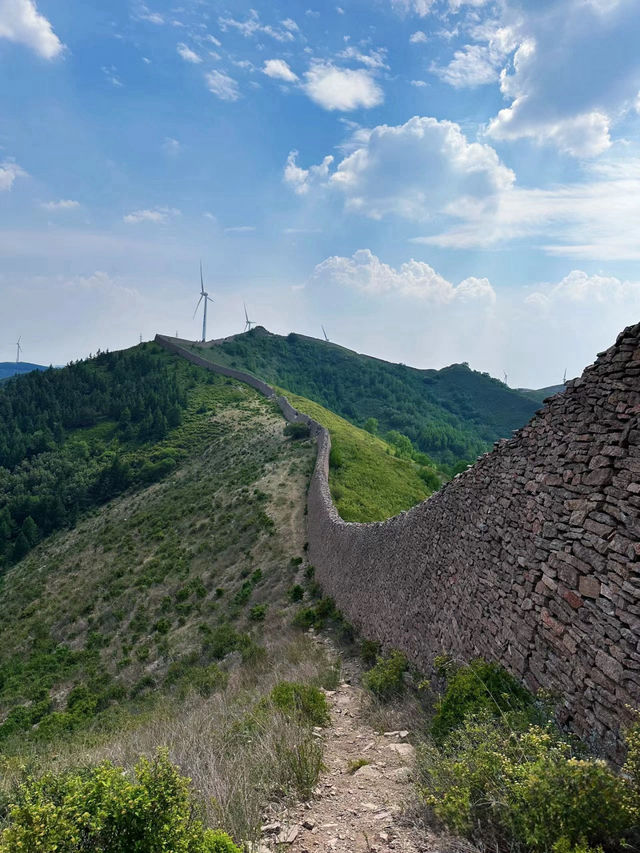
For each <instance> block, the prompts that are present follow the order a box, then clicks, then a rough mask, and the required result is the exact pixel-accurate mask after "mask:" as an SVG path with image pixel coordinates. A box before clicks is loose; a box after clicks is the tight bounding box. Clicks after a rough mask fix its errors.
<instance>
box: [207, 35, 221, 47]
mask: <svg viewBox="0 0 640 853" xmlns="http://www.w3.org/2000/svg"><path fill="white" fill-rule="evenodd" d="M207 41H209V42H211V44H215V46H216V47H222V42H221V41H220V39H217V38H216V37H215V36H212V35H211V34H209V35H207Z"/></svg>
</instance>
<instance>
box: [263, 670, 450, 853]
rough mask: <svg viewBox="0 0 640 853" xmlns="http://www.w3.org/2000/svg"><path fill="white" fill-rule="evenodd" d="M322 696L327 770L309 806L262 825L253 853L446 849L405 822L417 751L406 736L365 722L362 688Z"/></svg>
mask: <svg viewBox="0 0 640 853" xmlns="http://www.w3.org/2000/svg"><path fill="white" fill-rule="evenodd" d="M347 678H348V676H347ZM354 681H355V679H354ZM326 695H327V700H328V702H329V706H330V709H331V723H330V725H329V726H327V727H326V728H323V729H320V728H318V729H315V730H314V735H315V736H316V737H318V738H319V739H322V741H323V746H324V764H325V768H326V769H325V770H324V772H323V773H322V775H321V777H320V780H319V782H318V785H317V786H316V789H315V792H314V796H313V798H312V799H311V800H310V801H309V802H306V803H300V804H298V805H297V806H295V807H293V808H290V809H289V810H288V811H287V812H286V813H285V814H282V815H279V816H278V817H277V819H275V818H274V819H273V820H271V819H270V820H269V821H268V822H267V823H265V825H264V826H263V828H262V830H263V837H262V841H261V843H260V845H259V846H258V848H257V853H271V851H282V853H285V851H287V853H288V851H290V853H383V851H386V850H394V851H398V853H438V851H440V850H442V849H444V848H443V847H442V846H440V845H439V844H438V838H437V837H435V836H425V833H424V832H423V831H422V830H418V829H417V828H415V827H413V826H412V825H411V823H410V822H409V821H408V820H407V819H406V818H405V817H404V811H405V808H406V806H407V805H408V804H409V803H410V802H411V800H412V798H413V788H412V778H411V777H412V770H411V768H412V765H413V759H414V755H415V750H414V747H413V746H412V745H411V744H410V743H409V740H408V738H409V734H410V733H409V732H408V731H392V732H384V733H380V732H376V731H374V729H373V728H372V727H371V726H370V725H369V724H368V723H367V721H366V719H365V711H364V709H365V702H366V698H365V692H364V690H363V689H362V688H361V687H359V686H356V684H352V683H349V681H348V680H347V681H344V680H343V681H342V682H341V683H340V684H339V686H338V688H337V689H336V690H335V691H326ZM364 762H366V763H364ZM359 764H362V766H360V767H357V765H359ZM356 768H357V769H356Z"/></svg>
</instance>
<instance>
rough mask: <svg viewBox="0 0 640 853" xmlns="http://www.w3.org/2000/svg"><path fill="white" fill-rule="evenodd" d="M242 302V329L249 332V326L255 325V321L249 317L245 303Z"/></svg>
mask: <svg viewBox="0 0 640 853" xmlns="http://www.w3.org/2000/svg"><path fill="white" fill-rule="evenodd" d="M242 304H243V305H244V321H245V322H244V330H245V332H250V331H251V327H252V326H255V322H254V321H253V320H250V319H249V315H248V314H247V306H246V304H245V303H244V302H243V303H242Z"/></svg>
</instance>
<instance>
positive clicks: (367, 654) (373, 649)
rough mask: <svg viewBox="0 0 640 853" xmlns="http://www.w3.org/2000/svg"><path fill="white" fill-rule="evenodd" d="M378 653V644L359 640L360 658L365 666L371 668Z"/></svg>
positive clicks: (372, 641)
mask: <svg viewBox="0 0 640 853" xmlns="http://www.w3.org/2000/svg"><path fill="white" fill-rule="evenodd" d="M380 651H381V649H380V643H376V642H375V640H366V639H362V640H360V657H361V658H362V662H363V663H364V665H365V666H373V665H374V664H375V662H376V659H377V657H378V655H379V654H380Z"/></svg>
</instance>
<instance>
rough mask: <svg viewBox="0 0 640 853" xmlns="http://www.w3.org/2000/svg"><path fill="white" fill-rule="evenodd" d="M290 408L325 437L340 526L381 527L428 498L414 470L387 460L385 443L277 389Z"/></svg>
mask: <svg viewBox="0 0 640 853" xmlns="http://www.w3.org/2000/svg"><path fill="white" fill-rule="evenodd" d="M281 392H282V393H283V394H284V395H285V396H286V397H287V398H288V399H289V402H290V403H291V405H292V406H295V408H297V409H298V410H299V411H301V412H304V414H306V415H310V416H311V417H312V418H314V420H316V421H318V423H320V424H322V425H323V426H325V427H326V428H327V429H328V430H329V432H330V434H331V450H332V464H331V467H330V471H329V486H330V488H331V495H332V497H333V500H334V503H335V505H336V508H337V510H338V512H339V513H340V516H341V517H342V518H344V520H345V521H383V520H384V519H385V518H390V517H391V516H393V515H397V514H398V513H399V512H402V511H403V510H405V509H409V508H410V507H412V506H414V505H415V504H417V503H420V501H423V500H424V499H425V498H426V497H428V496H429V495H430V494H431V492H430V491H429V490H428V488H427V487H426V484H425V483H424V481H423V480H422V479H421V478H420V476H419V473H418V472H419V470H420V469H419V466H418V465H416V464H415V463H414V462H412V461H411V460H408V459H400V458H398V457H396V456H393V455H392V452H393V451H392V449H391V447H390V445H388V444H387V443H386V442H385V441H383V440H382V439H380V438H377V437H376V436H373V435H370V434H369V433H368V432H366V431H365V430H363V429H359V428H358V427H355V426H353V424H350V423H349V421H346V420H344V418H341V417H339V416H338V415H335V414H334V413H333V412H330V411H329V410H328V409H325V408H324V407H323V406H320V405H318V403H314V402H312V401H311V400H307V399H306V398H305V397H299V396H298V395H297V394H292V393H291V392H290V391H286V390H284V389H281Z"/></svg>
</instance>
